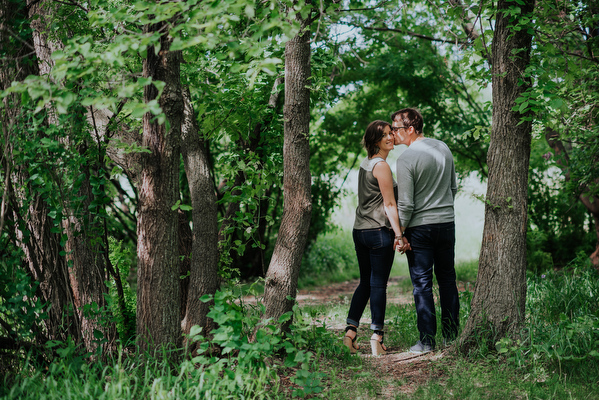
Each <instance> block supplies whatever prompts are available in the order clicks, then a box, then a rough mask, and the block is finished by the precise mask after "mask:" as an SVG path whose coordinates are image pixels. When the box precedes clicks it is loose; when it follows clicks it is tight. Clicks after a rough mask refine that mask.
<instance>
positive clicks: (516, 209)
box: [458, 0, 534, 352]
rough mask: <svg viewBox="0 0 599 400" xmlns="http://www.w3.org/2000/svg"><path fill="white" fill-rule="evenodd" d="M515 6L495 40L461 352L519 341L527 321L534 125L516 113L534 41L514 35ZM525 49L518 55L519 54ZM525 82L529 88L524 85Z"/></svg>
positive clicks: (501, 15) (502, 6)
mask: <svg viewBox="0 0 599 400" xmlns="http://www.w3.org/2000/svg"><path fill="white" fill-rule="evenodd" d="M512 4H513V3H510V2H508V1H505V0H500V1H499V3H498V4H497V20H496V26H495V32H494V36H493V45H492V51H493V64H492V72H493V126H492V132H491V143H490V146H489V152H488V156H487V162H488V166H489V180H488V185H487V196H486V200H485V202H486V206H485V225H484V231H483V241H482V246H481V253H480V258H479V268H478V277H477V279H476V287H475V290H474V297H473V299H472V305H471V311H470V316H469V318H468V321H467V323H466V326H465V328H464V331H463V333H462V336H461V338H460V340H459V343H458V345H459V347H460V349H461V350H462V351H463V352H468V351H469V350H470V348H472V347H475V346H477V345H478V344H479V340H482V341H488V342H492V345H494V342H495V340H496V339H497V338H500V337H504V336H515V335H517V334H518V333H519V332H520V329H521V327H522V323H523V321H524V306H525V302H526V226H527V224H526V219H527V185H528V165H529V159H530V144H531V129H532V125H531V122H529V121H522V115H521V114H520V113H518V112H515V111H512V107H513V106H514V105H515V102H514V101H515V100H516V99H517V98H518V97H519V96H520V95H521V94H522V93H523V92H524V91H525V90H526V89H527V88H528V87H529V82H528V81H527V78H525V77H523V72H524V70H525V69H526V66H527V65H528V62H529V58H530V48H531V40H532V37H531V35H530V34H528V33H527V30H526V29H522V30H518V31H514V30H512V29H511V27H510V25H511V24H513V23H514V20H513V19H510V17H509V16H508V15H506V13H505V11H506V10H507V9H508V8H510V7H513V5H512ZM520 7H521V10H522V13H523V14H528V13H531V12H532V10H533V8H534V1H533V0H524V4H522V5H520ZM516 49H518V50H522V51H519V52H517V53H516V54H515V55H514V51H515V50H516ZM522 81H524V82H525V83H524V84H522Z"/></svg>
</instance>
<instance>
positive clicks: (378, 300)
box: [347, 228, 395, 331]
mask: <svg viewBox="0 0 599 400" xmlns="http://www.w3.org/2000/svg"><path fill="white" fill-rule="evenodd" d="M353 237H354V245H355V247H356V255H357V256H358V265H359V267H360V284H359V285H358V287H357V288H356V291H355V292H354V295H353V297H352V299H351V305H350V307H349V313H348V315H347V324H348V325H355V326H359V325H360V318H362V313H363V312H364V309H365V308H366V304H367V303H368V300H369V299H370V314H371V317H372V323H371V325H370V328H371V329H372V330H381V331H382V330H383V328H384V327H385V308H386V307H387V282H388V281H389V274H390V273H391V267H392V266H393V257H395V251H393V240H394V238H395V234H394V233H393V230H391V229H388V228H376V229H359V230H357V229H354V231H353Z"/></svg>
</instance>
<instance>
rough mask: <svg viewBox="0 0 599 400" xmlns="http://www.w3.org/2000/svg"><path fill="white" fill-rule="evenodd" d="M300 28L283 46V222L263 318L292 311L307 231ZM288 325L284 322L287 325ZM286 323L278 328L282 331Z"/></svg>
mask: <svg viewBox="0 0 599 400" xmlns="http://www.w3.org/2000/svg"><path fill="white" fill-rule="evenodd" d="M296 19H297V20H298V21H299V22H300V24H301V27H302V29H301V30H300V32H299V33H298V34H297V35H296V36H295V37H294V38H293V39H291V40H290V41H289V42H287V44H286V45H285V105H284V108H283V115H284V118H285V125H284V139H283V191H284V195H283V196H284V206H283V217H282V220H281V226H280V228H279V233H278V237H277V241H276V243H275V248H274V252H273V255H272V258H271V260H270V265H269V268H268V272H267V274H266V283H265V288H264V306H265V308H266V309H265V313H264V317H265V318H267V319H268V318H272V319H273V320H274V322H275V323H276V322H277V321H278V319H279V318H280V317H281V316H282V315H283V314H285V313H286V312H289V311H291V310H292V308H293V305H294V302H295V297H296V294H297V293H296V291H297V279H298V276H299V269H300V264H301V260H302V254H303V252H304V249H305V247H306V241H307V235H308V228H309V226H310V213H311V211H312V203H311V194H310V190H311V176H310V147H309V134H310V130H309V129H310V126H309V125H310V91H309V89H308V88H307V86H308V79H309V77H310V30H309V21H308V20H307V19H302V18H301V17H300V16H299V15H297V16H296ZM289 322H290V321H289ZM285 326H288V324H284V327H285Z"/></svg>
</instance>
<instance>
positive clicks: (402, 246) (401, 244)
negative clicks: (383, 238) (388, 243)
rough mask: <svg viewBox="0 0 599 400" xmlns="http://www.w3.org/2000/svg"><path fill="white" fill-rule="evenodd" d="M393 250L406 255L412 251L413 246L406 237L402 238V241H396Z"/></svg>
mask: <svg viewBox="0 0 599 400" xmlns="http://www.w3.org/2000/svg"><path fill="white" fill-rule="evenodd" d="M393 248H394V249H395V250H396V251H398V252H399V254H404V253H405V252H406V251H408V250H412V246H410V243H408V239H406V237H405V236H402V238H401V239H395V242H394V243H393Z"/></svg>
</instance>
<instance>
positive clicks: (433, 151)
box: [396, 138, 458, 227]
mask: <svg viewBox="0 0 599 400" xmlns="http://www.w3.org/2000/svg"><path fill="white" fill-rule="evenodd" d="M396 167H397V191H398V200H397V210H398V212H399V222H400V224H401V226H403V227H411V226H419V225H428V224H440V223H445V222H453V221H454V209H453V202H454V199H455V195H456V193H457V191H458V185H457V180H456V174H455V165H454V162H453V156H452V154H451V151H450V150H449V147H447V145H446V144H445V143H443V142H442V141H440V140H437V139H432V138H424V139H422V140H418V141H416V142H414V143H412V144H411V145H410V146H409V147H408V148H407V149H406V151H404V152H403V154H402V155H401V156H400V157H399V158H398V159H397V163H396Z"/></svg>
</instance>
